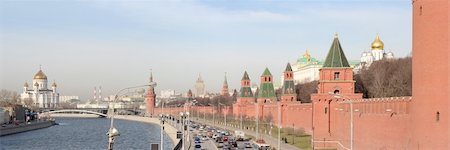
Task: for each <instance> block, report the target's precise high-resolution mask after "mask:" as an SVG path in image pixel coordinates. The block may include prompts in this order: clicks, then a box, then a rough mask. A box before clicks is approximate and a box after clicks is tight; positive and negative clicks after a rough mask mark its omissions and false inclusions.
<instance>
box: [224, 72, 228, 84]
mask: <svg viewBox="0 0 450 150" xmlns="http://www.w3.org/2000/svg"><path fill="white" fill-rule="evenodd" d="M223 85H228V81H227V72H225V79H224V80H223Z"/></svg>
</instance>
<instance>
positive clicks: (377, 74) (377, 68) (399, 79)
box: [354, 57, 412, 98]
mask: <svg viewBox="0 0 450 150" xmlns="http://www.w3.org/2000/svg"><path fill="white" fill-rule="evenodd" d="M354 78H355V80H356V84H355V90H356V92H361V93H363V96H364V97H365V98H374V97H395V96H410V95H411V94H412V93H411V90H412V59H411V57H406V58H399V59H394V60H381V61H376V62H374V63H372V64H371V65H370V67H369V68H367V69H363V70H362V71H361V72H360V74H358V75H355V76H354Z"/></svg>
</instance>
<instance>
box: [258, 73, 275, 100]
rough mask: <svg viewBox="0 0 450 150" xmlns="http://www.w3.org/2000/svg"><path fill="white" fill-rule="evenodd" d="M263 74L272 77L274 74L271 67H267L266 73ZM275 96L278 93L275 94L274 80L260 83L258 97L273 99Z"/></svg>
mask: <svg viewBox="0 0 450 150" xmlns="http://www.w3.org/2000/svg"><path fill="white" fill-rule="evenodd" d="M262 76H269V77H272V74H271V73H270V71H269V69H267V68H266V70H264V73H263V74H262ZM275 96H276V95H275V90H274V87H273V83H272V81H270V82H262V83H261V85H260V88H259V92H258V98H270V99H273V98H275Z"/></svg>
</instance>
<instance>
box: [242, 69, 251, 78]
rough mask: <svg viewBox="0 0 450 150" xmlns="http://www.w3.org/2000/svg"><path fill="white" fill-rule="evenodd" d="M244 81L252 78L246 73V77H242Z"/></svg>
mask: <svg viewBox="0 0 450 150" xmlns="http://www.w3.org/2000/svg"><path fill="white" fill-rule="evenodd" d="M242 80H250V77H248V74H247V71H245V72H244V76H243V77H242Z"/></svg>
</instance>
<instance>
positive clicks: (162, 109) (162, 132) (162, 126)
mask: <svg viewBox="0 0 450 150" xmlns="http://www.w3.org/2000/svg"><path fill="white" fill-rule="evenodd" d="M164 103H165V101H164V100H161V114H160V116H161V135H160V137H161V150H163V149H164V147H163V146H164V122H165V118H164V117H165V116H164Z"/></svg>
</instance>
